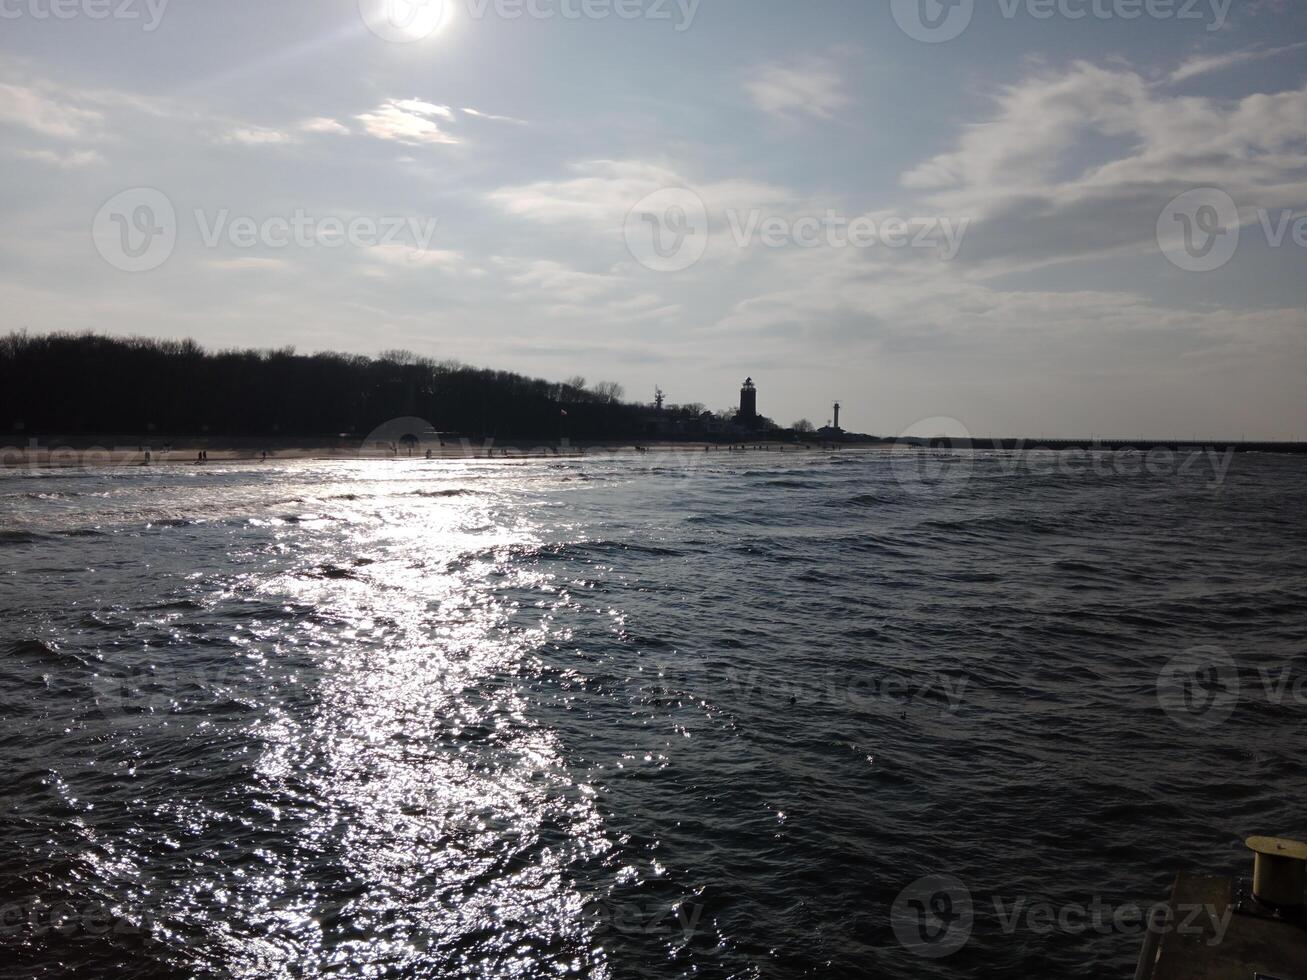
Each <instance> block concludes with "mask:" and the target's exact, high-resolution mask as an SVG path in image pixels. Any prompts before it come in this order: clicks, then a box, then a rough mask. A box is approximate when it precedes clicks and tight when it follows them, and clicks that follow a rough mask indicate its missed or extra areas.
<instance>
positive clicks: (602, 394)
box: [594, 381, 626, 405]
mask: <svg viewBox="0 0 1307 980" xmlns="http://www.w3.org/2000/svg"><path fill="white" fill-rule="evenodd" d="M594 393H595V396H596V397H597V398H598V399H599V401H601V402H604V403H605V404H608V405H616V404H617V403H618V402H620V401H621V400H622V395H624V394H626V390H625V389H624V388H623V387H622V386H621V385H619V384H618V383H617V382H616V381H598V382H596V383H595V386H594Z"/></svg>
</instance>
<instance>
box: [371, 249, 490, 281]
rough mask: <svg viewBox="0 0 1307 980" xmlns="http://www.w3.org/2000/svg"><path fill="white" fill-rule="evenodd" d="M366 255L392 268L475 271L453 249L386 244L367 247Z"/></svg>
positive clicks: (469, 272) (467, 272) (473, 272)
mask: <svg viewBox="0 0 1307 980" xmlns="http://www.w3.org/2000/svg"><path fill="white" fill-rule="evenodd" d="M367 255H368V258H371V259H375V260H376V261H378V262H380V263H382V265H385V266H389V267H391V268H393V269H442V270H445V271H450V272H452V271H455V270H459V271H461V272H462V273H463V274H472V275H474V274H476V271H477V270H471V269H468V268H466V260H465V259H464V256H463V253H462V252H458V251H454V250H453V249H435V248H426V249H419V248H416V247H414V246H412V245H401V244H387V245H376V246H374V247H372V248H369V249H368V250H367Z"/></svg>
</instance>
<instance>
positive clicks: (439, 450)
mask: <svg viewBox="0 0 1307 980" xmlns="http://www.w3.org/2000/svg"><path fill="white" fill-rule="evenodd" d="M106 442H110V443H116V444H115V445H106V444H105V443H106ZM214 442H217V444H218V446H221V447H222V448H217V447H215V446H214V445H213V443H214ZM74 443H82V445H77V444H74ZM251 443H257V444H255V445H251ZM888 445H889V444H884V445H881V444H874V443H821V442H810V443H798V444H796V443H793V442H776V441H751V442H745V443H734V444H722V443H710V442H667V441H648V442H638V441H631V440H626V439H621V440H606V441H593V442H591V441H586V442H579V443H571V442H567V441H564V442H562V443H547V442H543V441H541V440H522V441H519V442H514V443H510V442H504V443H499V442H495V441H494V440H487V441H486V442H482V443H472V442H470V441H460V442H458V443H453V442H447V443H445V444H443V445H441V444H427V443H423V444H420V445H418V446H416V447H413V448H412V449H411V450H410V449H407V448H404V447H399V448H398V449H396V448H394V447H386V446H377V447H368V448H364V447H361V446H357V445H354V446H339V445H335V446H333V445H329V444H323V443H313V442H309V441H305V440H287V441H283V442H277V441H264V440H231V441H228V440H213V441H210V440H204V441H201V440H179V441H176V442H172V443H163V442H155V443H147V442H139V443H136V444H131V443H130V442H127V441H124V440H104V441H101V442H95V441H94V440H91V439H83V440H69V441H68V443H66V444H61V445H56V446H44V445H40V444H39V443H36V444H35V445H32V444H30V443H29V445H28V446H26V447H19V446H11V447H4V448H0V470H19V469H70V468H93V467H102V466H161V467H169V468H171V467H176V466H203V465H206V463H209V464H219V463H269V464H272V463H285V462H311V461H324V462H325V461H343V460H369V461H375V460H398V461H404V460H413V461H416V462H423V461H426V460H428V459H429V460H431V461H433V462H434V461H438V460H443V461H449V460H486V461H489V460H513V459H584V458H586V457H588V456H596V455H599V454H614V453H629V454H632V455H636V454H643V453H677V452H681V453H705V452H706V453H710V454H711V453H730V452H756V453H805V452H831V451H841V450H845V449H850V448H864V449H865V448H888ZM147 452H148V453H149V458H148V462H147V458H146V453H147ZM201 452H204V453H206V454H207V455H206V458H205V459H204V460H200V459H199V458H198V457H199V454H200V453H201ZM428 453H430V456H428Z"/></svg>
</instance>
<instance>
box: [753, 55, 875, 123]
mask: <svg viewBox="0 0 1307 980" xmlns="http://www.w3.org/2000/svg"><path fill="white" fill-rule="evenodd" d="M744 87H745V91H746V93H747V94H748V95H749V98H750V99H752V101H753V104H754V106H755V107H757V108H758V109H760V110H761V111H763V112H765V113H767V114H768V115H770V116H774V117H776V118H777V119H782V120H786V121H794V120H797V119H799V118H800V117H802V116H811V117H813V118H815V119H820V120H831V119H834V118H836V116H837V115H838V114H839V113H840V111H841V110H843V109H845V108H847V107H848V106H849V105H850V104H851V102H852V100H851V99H850V97H849V95H848V93H847V91H846V90H845V84H844V79H843V76H842V75H841V73H840V71H839V69H838V66H837V65H836V64H835V62H834V61H833V60H831V59H828V58H821V59H816V60H813V61H810V62H808V63H806V64H801V65H795V66H784V65H767V66H765V67H762V68H759V69H757V70H755V71H754V73H753V74H752V75H751V77H750V78H749V79H748V80H747V81H746V82H745V86H744Z"/></svg>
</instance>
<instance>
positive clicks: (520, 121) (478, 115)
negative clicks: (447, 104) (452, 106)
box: [459, 107, 526, 126]
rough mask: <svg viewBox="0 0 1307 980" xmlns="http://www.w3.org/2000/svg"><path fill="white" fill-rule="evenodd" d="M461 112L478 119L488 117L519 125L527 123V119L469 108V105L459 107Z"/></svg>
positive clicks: (496, 120)
mask: <svg viewBox="0 0 1307 980" xmlns="http://www.w3.org/2000/svg"><path fill="white" fill-rule="evenodd" d="M459 112H461V113H463V114H464V115H468V116H472V117H474V118H476V119H488V120H490V121H492V122H506V123H513V124H514V125H517V126H525V125H526V120H525V119H514V118H513V117H512V116H496V115H493V114H492V113H489V112H481V111H480V110H479V109H469V108H467V107H464V108H461V109H459Z"/></svg>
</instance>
